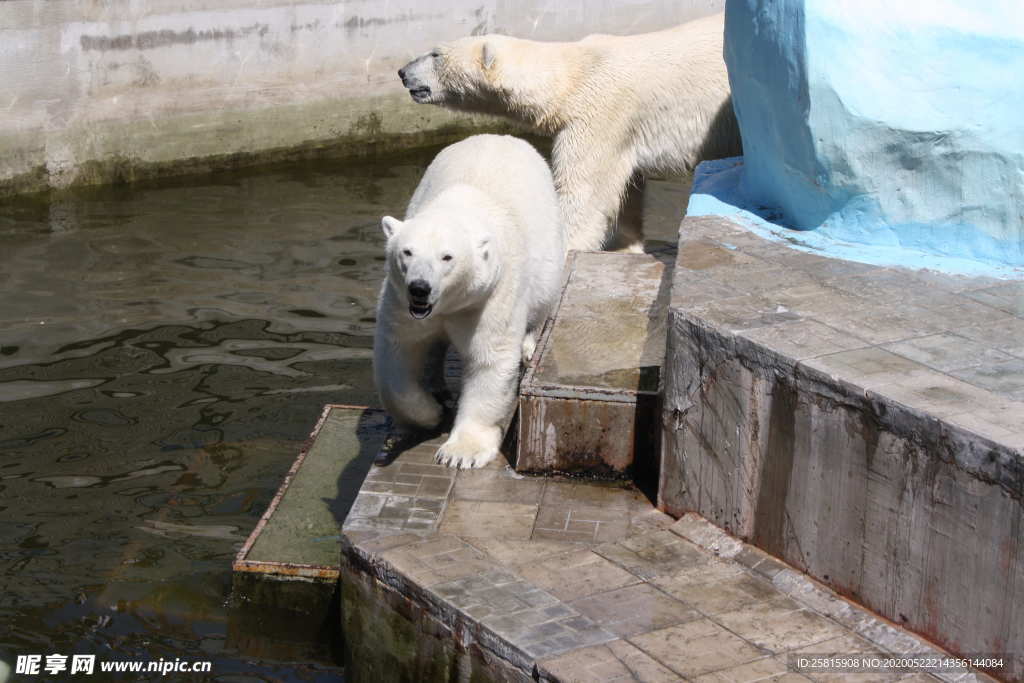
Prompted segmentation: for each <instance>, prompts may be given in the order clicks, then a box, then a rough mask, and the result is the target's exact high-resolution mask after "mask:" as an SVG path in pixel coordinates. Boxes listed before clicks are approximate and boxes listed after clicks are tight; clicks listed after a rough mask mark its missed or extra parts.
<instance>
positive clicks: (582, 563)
mask: <svg viewBox="0 0 1024 683" xmlns="http://www.w3.org/2000/svg"><path fill="white" fill-rule="evenodd" d="M519 572H520V573H521V574H522V575H523V576H524V577H525V578H527V579H529V580H530V581H531V582H533V583H534V584H536V585H538V586H540V587H542V588H544V589H546V590H548V591H551V593H553V594H554V595H557V596H558V597H559V598H561V599H562V600H576V599H578V598H582V597H585V596H587V595H592V594H594V593H600V592H602V591H608V590H612V589H615V588H622V587H623V586H628V585H630V584H634V583H639V581H640V580H639V579H638V578H637V577H635V576H633V575H632V574H630V573H629V572H627V571H626V570H624V569H622V568H621V567H619V566H618V565H615V564H613V563H612V562H609V561H608V560H606V559H605V558H603V557H601V556H600V555H596V554H595V553H592V552H590V551H588V550H581V551H577V552H572V553H567V554H565V555H556V556H553V557H549V558H547V559H545V560H543V561H542V562H538V563H537V564H534V565H525V566H523V567H520V568H519Z"/></svg>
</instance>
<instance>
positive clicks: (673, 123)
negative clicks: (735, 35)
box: [398, 14, 742, 251]
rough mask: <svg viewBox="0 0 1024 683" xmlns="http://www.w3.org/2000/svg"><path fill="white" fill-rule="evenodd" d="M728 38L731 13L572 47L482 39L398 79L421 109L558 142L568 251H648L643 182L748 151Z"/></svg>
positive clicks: (448, 49)
mask: <svg viewBox="0 0 1024 683" xmlns="http://www.w3.org/2000/svg"><path fill="white" fill-rule="evenodd" d="M722 37H723V15H721V14H718V15H713V16H709V17H704V18H702V19H697V20H695V21H691V22H688V23H685V24H682V25H680V26H677V27H675V28H672V29H668V30H665V31H659V32H656V33H647V34H641V35H633V36H611V35H591V36H588V37H586V38H584V39H583V40H580V41H578V42H571V43H554V42H538V41H533V40H522V39H518V38H510V37H507V36H501V35H484V36H473V37H468V38H462V39H459V40H456V41H454V42H450V43H444V44H441V45H440V46H438V47H436V48H435V49H434V50H432V51H431V52H429V53H427V54H425V55H423V56H421V57H419V58H417V59H415V60H413V61H411V62H409V63H408V64H406V65H405V66H404V67H402V68H401V69H399V71H398V75H399V77H400V78H401V79H402V84H403V85H404V86H405V87H406V88H407V89H408V90H409V93H410V94H411V95H412V99H413V100H415V101H416V102H419V103H430V104H437V105H441V106H444V107H449V108H451V109H456V110H462V111H470V112H482V113H488V114H503V115H505V116H510V117H512V118H515V119H518V120H520V121H524V122H526V123H529V124H531V125H533V126H534V127H536V128H537V129H539V130H540V131H541V132H543V133H545V134H549V135H554V138H555V140H554V149H553V152H552V167H553V171H554V176H555V185H556V187H557V189H558V194H559V197H560V200H561V208H562V214H563V219H564V221H565V225H566V230H567V232H568V237H569V248H570V249H580V250H593V249H601V248H602V247H608V248H621V249H625V250H628V251H642V229H641V227H640V218H639V217H640V207H641V206H642V194H641V193H642V190H643V174H651V173H664V172H670V173H674V172H679V171H689V170H691V169H692V168H693V167H694V166H695V165H696V164H697V163H698V162H700V161H703V160H705V159H718V158H722V157H727V156H735V155H737V154H740V153H742V152H741V144H740V133H739V127H738V125H737V123H736V118H735V116H734V114H733V110H732V101H731V98H730V90H729V77H728V73H727V71H726V68H725V61H724V59H723V56H722ZM620 209H621V219H620ZM617 223H618V225H617V226H616V224H617ZM616 227H618V229H619V233H620V234H619V235H618V236H617V239H615V240H612V236H613V233H614V232H615V228H616Z"/></svg>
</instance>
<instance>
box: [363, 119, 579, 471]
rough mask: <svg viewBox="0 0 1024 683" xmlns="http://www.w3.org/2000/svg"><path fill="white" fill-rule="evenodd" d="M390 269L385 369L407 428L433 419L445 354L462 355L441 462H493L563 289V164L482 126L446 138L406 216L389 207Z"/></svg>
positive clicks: (377, 351) (379, 374) (396, 411)
mask: <svg viewBox="0 0 1024 683" xmlns="http://www.w3.org/2000/svg"><path fill="white" fill-rule="evenodd" d="M381 225H382V227H383V229H384V234H385V235H386V236H387V248H386V251H387V276H386V278H385V280H384V285H383V287H382V288H381V293H380V300H379V303H378V307H377V332H376V337H375V339H374V375H375V378H376V382H377V389H378V391H379V392H380V397H381V400H382V402H383V404H384V407H385V408H386V409H387V411H388V412H389V413H390V414H391V416H392V418H393V419H394V421H395V422H396V424H397V426H398V427H399V428H400V429H416V428H420V429H431V428H434V427H436V426H438V424H439V423H440V421H441V417H442V408H441V405H440V404H439V403H438V401H437V400H436V399H435V397H434V396H433V395H432V393H431V389H432V388H436V387H435V386H431V383H432V381H434V382H436V380H437V378H438V377H440V374H441V367H440V363H442V362H443V356H444V354H443V352H442V353H438V352H437V351H438V349H439V348H441V349H442V350H443V348H445V347H446V346H447V345H448V344H449V343H450V344H452V345H454V346H455V348H456V350H457V351H458V352H459V356H460V358H461V360H462V368H463V370H462V373H463V374H462V393H461V396H460V398H459V405H458V409H457V411H456V416H455V424H454V426H453V428H452V431H451V435H450V436H449V438H448V440H447V441H445V443H444V444H443V445H442V446H441V447H440V448H439V449H438V451H437V459H438V461H439V462H441V463H444V464H447V465H450V466H453V467H481V466H483V465H485V464H487V463H488V462H489V461H490V460H491V459H493V458H494V457H495V456H496V455H497V454H498V449H499V447H500V446H501V439H502V432H503V429H504V426H505V424H506V422H507V419H508V417H509V416H510V415H511V414H512V411H513V409H514V407H515V398H516V381H517V379H518V377H519V364H520V361H521V360H529V358H530V356H532V355H533V351H534V348H535V346H536V343H537V334H538V332H539V331H540V327H541V326H542V325H543V324H544V320H545V319H546V318H547V315H548V313H549V312H550V310H551V307H552V306H553V305H554V303H555V301H556V300H557V297H558V292H559V288H560V285H561V281H562V269H563V264H564V261H565V254H566V244H565V235H564V230H563V228H562V224H561V221H560V220H559V212H558V197H557V195H556V194H555V187H554V181H553V179H552V177H551V171H550V170H549V169H548V165H547V163H546V162H545V161H544V159H543V158H542V157H541V156H540V154H538V153H537V151H536V150H534V149H533V147H531V146H530V145H529V144H528V143H526V142H524V141H522V140H519V139H517V138H513V137H509V136H498V135H477V136H474V137H470V138H467V139H465V140H463V141H462V142H457V143H455V144H454V145H451V146H449V147H446V148H445V149H444V150H442V151H441V153H440V154H438V155H437V157H436V158H435V159H434V160H433V162H431V164H430V166H429V167H428V168H427V170H426V173H424V175H423V179H422V180H421V181H420V184H419V186H418V187H417V188H416V191H415V193H413V196H412V199H411V200H410V202H409V207H408V210H407V211H406V216H405V220H404V221H400V220H397V219H395V218H392V217H391V216H385V217H384V218H383V219H382V221H381Z"/></svg>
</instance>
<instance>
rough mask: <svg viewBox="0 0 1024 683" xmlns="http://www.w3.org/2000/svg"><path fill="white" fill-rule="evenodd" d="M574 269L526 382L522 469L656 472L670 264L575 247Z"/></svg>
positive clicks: (617, 473) (522, 410)
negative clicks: (642, 470)
mask: <svg viewBox="0 0 1024 683" xmlns="http://www.w3.org/2000/svg"><path fill="white" fill-rule="evenodd" d="M567 268H568V276H567V278H566V284H565V287H564V289H563V291H562V296H561V300H560V302H559V304H558V307H557V309H556V310H555V312H554V313H553V315H552V318H551V320H550V321H549V322H548V325H547V328H546V330H545V332H544V334H543V335H542V337H541V339H540V342H539V344H538V347H537V351H536V353H535V354H534V358H533V360H532V362H531V363H530V365H529V367H528V368H527V370H526V373H525V375H524V377H523V381H522V383H521V384H520V390H519V423H518V459H517V461H516V465H515V466H516V469H517V470H518V471H520V472H534V473H540V472H564V473H572V474H588V475H606V476H611V477H622V476H624V475H626V474H628V473H629V472H630V471H631V470H632V469H633V468H635V467H640V468H644V467H647V468H648V469H655V470H656V465H655V464H654V463H653V462H651V460H653V459H654V458H656V456H657V453H658V433H659V429H658V421H659V418H658V415H659V404H658V382H659V376H660V370H661V364H662V359H663V357H664V353H665V306H666V302H667V300H668V288H667V283H668V278H667V277H666V268H665V266H664V264H663V263H662V262H660V261H659V260H657V259H656V258H654V257H652V256H649V255H645V254H619V253H608V252H573V253H572V254H571V255H570V261H569V263H568V266H567ZM638 458H639V459H640V460H641V462H638V461H637V460H638ZM645 458H646V459H648V461H646V462H643V459H645Z"/></svg>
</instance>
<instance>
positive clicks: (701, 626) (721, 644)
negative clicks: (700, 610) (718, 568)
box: [628, 619, 767, 678]
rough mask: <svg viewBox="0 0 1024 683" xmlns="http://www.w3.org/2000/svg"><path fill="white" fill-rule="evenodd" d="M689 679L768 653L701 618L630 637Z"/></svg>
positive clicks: (651, 655)
mask: <svg viewBox="0 0 1024 683" xmlns="http://www.w3.org/2000/svg"><path fill="white" fill-rule="evenodd" d="M628 640H629V642H630V643H632V644H633V645H635V646H636V647H638V648H640V649H641V650H643V651H644V652H645V653H647V654H648V655H649V656H650V657H652V658H653V659H655V660H657V661H659V662H661V663H662V664H664V665H665V666H667V667H669V668H670V669H672V670H673V671H675V672H676V673H677V674H679V675H681V676H685V677H686V678H694V677H696V676H699V675H701V674H705V673H709V672H712V671H718V670H721V669H725V668H729V667H732V666H737V665H739V664H744V663H746V662H750V661H753V660H755V659H761V658H762V657H764V655H765V654H767V653H766V652H765V651H763V650H761V649H759V648H757V647H754V646H753V645H751V644H750V643H748V642H746V641H745V640H743V639H742V638H740V637H739V636H737V635H735V634H733V633H730V632H729V631H727V630H726V629H725V628H723V627H722V626H719V625H718V624H716V623H714V622H712V621H711V620H709V619H698V620H696V621H690V622H687V623H685V624H679V625H677V626H670V627H668V628H663V629H660V630H658V631H651V632H649V633H643V634H641V635H638V636H633V637H631V638H629V639H628Z"/></svg>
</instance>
